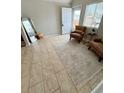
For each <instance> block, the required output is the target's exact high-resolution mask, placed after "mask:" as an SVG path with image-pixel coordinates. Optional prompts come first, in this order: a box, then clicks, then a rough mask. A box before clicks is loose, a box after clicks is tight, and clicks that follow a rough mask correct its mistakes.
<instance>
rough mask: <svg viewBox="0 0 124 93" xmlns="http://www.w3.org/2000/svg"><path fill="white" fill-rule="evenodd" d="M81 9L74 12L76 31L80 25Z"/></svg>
mask: <svg viewBox="0 0 124 93" xmlns="http://www.w3.org/2000/svg"><path fill="white" fill-rule="evenodd" d="M80 13H81V8H80V7H75V8H74V12H73V29H75V26H76V25H79V20H80Z"/></svg>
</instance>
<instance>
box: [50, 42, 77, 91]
mask: <svg viewBox="0 0 124 93" xmlns="http://www.w3.org/2000/svg"><path fill="white" fill-rule="evenodd" d="M51 45H52V43H51ZM52 47H53V45H52ZM53 49H54V51H55V48H54V47H53ZM55 53H56V55H57V56H58V58H59V60H60V62H61V59H60V57H59V55H58V54H57V52H56V51H55ZM61 64H62V65H63V63H62V62H61ZM63 67H64V69H65V68H66V67H65V66H64V65H63ZM65 71H66V73H67V76H68V79H69V80H70V81H71V83H72V84H73V85H74V87H75V89H76V92H77V93H79V91H78V89H77V87H76V86H75V84H74V82H73V80H72V79H71V77H70V76H69V73H68V72H67V70H66V69H65Z"/></svg>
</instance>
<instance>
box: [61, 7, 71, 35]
mask: <svg viewBox="0 0 124 93" xmlns="http://www.w3.org/2000/svg"><path fill="white" fill-rule="evenodd" d="M71 31H72V8H65V7H63V8H62V34H63V35H64V34H69V33H70V32H71Z"/></svg>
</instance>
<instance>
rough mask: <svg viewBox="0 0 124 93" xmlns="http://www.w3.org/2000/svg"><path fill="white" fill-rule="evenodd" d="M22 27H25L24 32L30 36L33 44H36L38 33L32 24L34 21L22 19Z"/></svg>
mask: <svg viewBox="0 0 124 93" xmlns="http://www.w3.org/2000/svg"><path fill="white" fill-rule="evenodd" d="M21 21H22V25H23V27H24V30H25V32H26V34H27V36H28V39H29V41H30V42H31V43H33V42H35V41H36V40H37V38H36V35H37V32H36V30H35V28H34V26H33V24H32V21H31V19H30V18H22V20H21Z"/></svg>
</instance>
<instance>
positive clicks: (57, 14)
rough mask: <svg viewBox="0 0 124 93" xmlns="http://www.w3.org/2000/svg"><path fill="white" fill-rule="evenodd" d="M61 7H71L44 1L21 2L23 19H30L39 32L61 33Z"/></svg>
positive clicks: (25, 0) (23, 0)
mask: <svg viewBox="0 0 124 93" xmlns="http://www.w3.org/2000/svg"><path fill="white" fill-rule="evenodd" d="M61 6H69V5H65V4H58V3H52V2H44V1H42V0H21V14H22V17H30V18H31V19H32V21H33V23H34V25H35V28H36V31H37V32H43V33H44V34H47V35H49V34H60V33H61V26H60V24H61Z"/></svg>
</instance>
